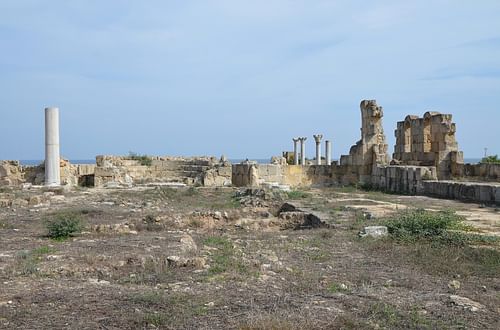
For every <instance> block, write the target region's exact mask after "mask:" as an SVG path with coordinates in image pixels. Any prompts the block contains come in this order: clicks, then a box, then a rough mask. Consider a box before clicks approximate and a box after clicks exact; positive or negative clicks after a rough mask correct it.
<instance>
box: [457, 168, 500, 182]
mask: <svg viewBox="0 0 500 330" xmlns="http://www.w3.org/2000/svg"><path fill="white" fill-rule="evenodd" d="M463 177H464V178H466V179H469V180H478V181H495V182H500V164H465V165H464V166H463Z"/></svg>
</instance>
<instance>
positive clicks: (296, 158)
mask: <svg viewBox="0 0 500 330" xmlns="http://www.w3.org/2000/svg"><path fill="white" fill-rule="evenodd" d="M299 140H300V139H299V138H296V139H293V164H294V165H299Z"/></svg>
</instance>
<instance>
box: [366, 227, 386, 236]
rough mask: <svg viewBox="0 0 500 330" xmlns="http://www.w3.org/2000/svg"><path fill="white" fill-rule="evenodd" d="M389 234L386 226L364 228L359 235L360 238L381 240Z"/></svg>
mask: <svg viewBox="0 0 500 330" xmlns="http://www.w3.org/2000/svg"><path fill="white" fill-rule="evenodd" d="M388 234H389V232H388V230H387V227H386V226H368V227H365V228H363V230H362V231H361V232H360V233H359V237H373V238H380V237H385V236H387V235H388Z"/></svg>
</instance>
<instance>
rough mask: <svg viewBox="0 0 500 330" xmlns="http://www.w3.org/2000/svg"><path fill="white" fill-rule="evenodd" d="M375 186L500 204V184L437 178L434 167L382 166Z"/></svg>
mask: <svg viewBox="0 0 500 330" xmlns="http://www.w3.org/2000/svg"><path fill="white" fill-rule="evenodd" d="M372 185H373V187H374V188H376V189H380V190H382V191H386V192H394V193H399V194H409V195H424V196H431V197H439V198H446V199H457V200H463V201H473V202H481V203H488V204H498V205H500V183H494V182H466V181H449V180H437V169H436V168H435V167H433V166H430V167H426V166H385V167H378V168H377V169H376V170H375V171H374V174H373V177H372Z"/></svg>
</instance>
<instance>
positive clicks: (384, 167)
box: [0, 100, 500, 203]
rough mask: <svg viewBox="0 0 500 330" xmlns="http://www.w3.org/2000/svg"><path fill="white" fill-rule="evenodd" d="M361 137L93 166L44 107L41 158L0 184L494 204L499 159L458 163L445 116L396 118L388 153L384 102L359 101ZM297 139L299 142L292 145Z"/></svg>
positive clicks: (112, 160) (117, 159) (4, 171)
mask: <svg viewBox="0 0 500 330" xmlns="http://www.w3.org/2000/svg"><path fill="white" fill-rule="evenodd" d="M360 111H361V139H360V140H359V141H358V142H356V144H355V145H353V146H352V147H351V149H350V151H349V154H348V155H342V156H341V157H340V161H338V162H337V161H332V160H331V148H332V147H331V141H330V140H325V143H324V151H325V156H326V157H325V158H323V157H322V153H321V149H322V140H323V135H322V134H317V135H314V136H313V140H314V142H315V151H316V157H315V159H314V160H308V159H306V141H307V140H308V138H307V137H297V138H293V152H288V151H287V152H284V153H283V157H273V159H272V162H271V163H270V164H257V163H255V162H250V161H246V162H242V163H240V164H231V163H230V162H229V161H227V159H225V158H224V157H222V158H221V159H217V158H215V157H192V158H185V157H169V156H168V157H167V156H166V157H147V159H146V160H147V161H144V159H141V158H137V157H132V156H97V157H96V164H95V165H79V164H70V163H69V162H68V161H67V160H64V159H62V158H60V156H59V110H58V109H57V108H47V109H45V115H46V117H45V119H46V122H45V132H46V136H45V140H46V160H45V163H44V164H41V165H39V166H35V167H33V166H21V165H20V164H19V162H18V161H2V162H1V163H0V185H3V186H20V185H27V184H29V185H41V184H44V185H45V186H59V185H66V186H76V185H80V186H91V187H130V186H133V185H140V184H156V185H159V184H164V185H200V186H212V187H217V186H253V187H258V186H264V187H281V188H283V189H288V188H289V187H292V188H293V187H299V186H313V185H315V186H335V185H363V186H367V187H372V188H376V189H380V190H383V191H388V192H396V193H403V194H419V195H429V196H436V197H442V198H449V199H460V200H468V201H479V202H483V203H500V165H496V164H474V165H472V164H464V161H463V159H464V158H463V153H462V152H461V151H459V148H458V143H457V141H456V139H455V132H456V125H455V123H453V122H452V115H450V114H441V113H439V112H426V113H425V114H424V116H423V117H422V118H420V117H418V116H414V115H409V116H407V117H406V118H405V120H404V121H401V122H398V123H397V127H396V130H395V135H396V145H395V147H394V153H393V156H392V159H391V158H390V157H389V155H388V149H389V148H388V145H387V142H386V136H385V133H384V129H383V126H382V119H383V116H384V112H383V108H382V107H381V106H379V105H378V104H377V102H376V101H375V100H363V101H362V102H361V104H360ZM299 144H300V145H299Z"/></svg>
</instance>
